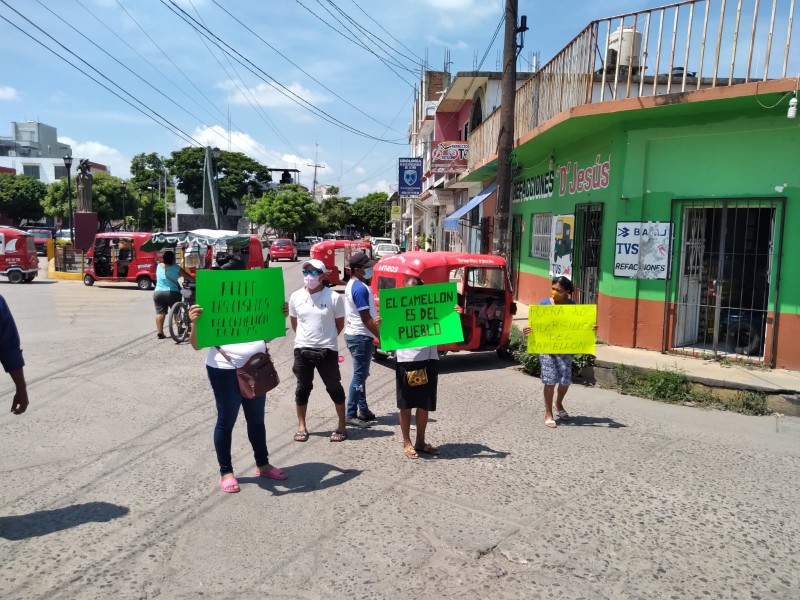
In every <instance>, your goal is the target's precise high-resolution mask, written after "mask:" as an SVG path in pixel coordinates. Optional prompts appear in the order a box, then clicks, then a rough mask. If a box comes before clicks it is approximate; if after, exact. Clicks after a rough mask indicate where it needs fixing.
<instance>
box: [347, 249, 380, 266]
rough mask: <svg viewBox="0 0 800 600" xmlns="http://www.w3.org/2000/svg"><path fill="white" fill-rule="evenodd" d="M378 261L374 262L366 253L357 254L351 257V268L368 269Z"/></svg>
mask: <svg viewBox="0 0 800 600" xmlns="http://www.w3.org/2000/svg"><path fill="white" fill-rule="evenodd" d="M377 262H378V261H376V260H372V259H371V258H370V257H369V256H367V254H366V253H365V252H356V253H355V254H353V256H351V257H350V268H351V269H355V268H361V269H368V268H369V267H371V266H373V265H374V264H375V263H377Z"/></svg>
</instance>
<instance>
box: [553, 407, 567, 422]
mask: <svg viewBox="0 0 800 600" xmlns="http://www.w3.org/2000/svg"><path fill="white" fill-rule="evenodd" d="M556 416H557V417H558V418H559V420H561V421H569V413H568V412H567V411H565V410H560V411H558V412H557V413H556Z"/></svg>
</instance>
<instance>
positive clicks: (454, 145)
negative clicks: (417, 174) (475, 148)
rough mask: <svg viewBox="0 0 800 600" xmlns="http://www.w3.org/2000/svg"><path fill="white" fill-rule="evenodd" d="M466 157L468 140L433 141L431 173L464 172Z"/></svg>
mask: <svg viewBox="0 0 800 600" xmlns="http://www.w3.org/2000/svg"><path fill="white" fill-rule="evenodd" d="M468 157H469V142H463V141H459V142H433V145H432V147H431V173H464V172H466V170H467V158H468Z"/></svg>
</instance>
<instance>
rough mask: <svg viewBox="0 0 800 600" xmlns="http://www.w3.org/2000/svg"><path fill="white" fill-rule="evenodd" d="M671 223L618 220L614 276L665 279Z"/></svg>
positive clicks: (667, 269)
mask: <svg viewBox="0 0 800 600" xmlns="http://www.w3.org/2000/svg"><path fill="white" fill-rule="evenodd" d="M671 237H672V224H671V223H633V222H627V221H626V222H620V223H617V240H616V246H615V249H614V276H615V277H629V278H631V279H666V278H667V274H668V273H669V242H670V238H671Z"/></svg>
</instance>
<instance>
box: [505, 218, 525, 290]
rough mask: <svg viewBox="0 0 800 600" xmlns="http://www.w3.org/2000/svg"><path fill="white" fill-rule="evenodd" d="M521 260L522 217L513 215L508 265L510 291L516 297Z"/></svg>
mask: <svg viewBox="0 0 800 600" xmlns="http://www.w3.org/2000/svg"><path fill="white" fill-rule="evenodd" d="M521 258H522V215H514V219H513V220H512V222H511V257H510V259H511V264H509V265H508V272H509V275H510V281H511V289H512V291H513V292H514V297H515V298H516V297H517V295H516V294H517V290H518V289H519V265H520V262H521Z"/></svg>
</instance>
